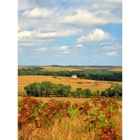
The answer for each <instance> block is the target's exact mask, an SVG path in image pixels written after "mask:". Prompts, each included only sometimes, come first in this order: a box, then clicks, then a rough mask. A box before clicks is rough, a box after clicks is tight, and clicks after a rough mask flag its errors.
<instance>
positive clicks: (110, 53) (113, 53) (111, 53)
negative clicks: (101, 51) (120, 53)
mask: <svg viewBox="0 0 140 140" xmlns="http://www.w3.org/2000/svg"><path fill="white" fill-rule="evenodd" d="M116 54H117V52H107V53H106V55H107V56H114V55H116Z"/></svg>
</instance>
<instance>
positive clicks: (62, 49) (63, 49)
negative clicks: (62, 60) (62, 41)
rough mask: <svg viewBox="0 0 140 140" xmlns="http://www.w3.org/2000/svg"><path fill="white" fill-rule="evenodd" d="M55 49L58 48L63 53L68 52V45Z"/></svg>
mask: <svg viewBox="0 0 140 140" xmlns="http://www.w3.org/2000/svg"><path fill="white" fill-rule="evenodd" d="M56 50H58V51H59V52H60V53H64V54H68V53H70V49H69V47H68V46H61V47H57V48H56Z"/></svg>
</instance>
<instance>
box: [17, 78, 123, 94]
mask: <svg viewBox="0 0 140 140" xmlns="http://www.w3.org/2000/svg"><path fill="white" fill-rule="evenodd" d="M43 81H49V82H52V83H54V84H63V85H70V86H71V87H72V91H75V90H76V88H82V89H86V88H89V89H90V90H91V91H92V92H93V91H97V90H99V91H103V90H105V89H107V88H109V87H110V85H111V84H112V83H118V84H122V82H114V81H96V80H88V79H80V78H77V79H72V78H71V77H61V76H37V75H34V76H31V75H30V76H27V75H26V76H18V95H26V92H25V90H24V87H25V86H26V85H28V84H30V83H33V82H38V83H39V82H43Z"/></svg>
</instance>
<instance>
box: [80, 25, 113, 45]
mask: <svg viewBox="0 0 140 140" xmlns="http://www.w3.org/2000/svg"><path fill="white" fill-rule="evenodd" d="M109 39H113V37H112V36H111V35H110V34H109V33H107V32H104V31H103V30H102V29H99V28H96V29H94V30H92V31H91V32H90V33H89V34H88V35H87V36H82V37H80V38H78V39H77V42H78V43H81V42H85V41H103V40H109Z"/></svg>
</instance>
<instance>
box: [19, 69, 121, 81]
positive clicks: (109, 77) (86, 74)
mask: <svg viewBox="0 0 140 140" xmlns="http://www.w3.org/2000/svg"><path fill="white" fill-rule="evenodd" d="M73 74H76V75H77V76H78V77H79V78H83V79H91V80H105V81H122V72H121V71H109V70H108V69H95V70H82V71H42V70H40V69H39V68H38V69H37V68H36V69H30V68H28V69H18V75H46V76H68V77H71V75H73Z"/></svg>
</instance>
